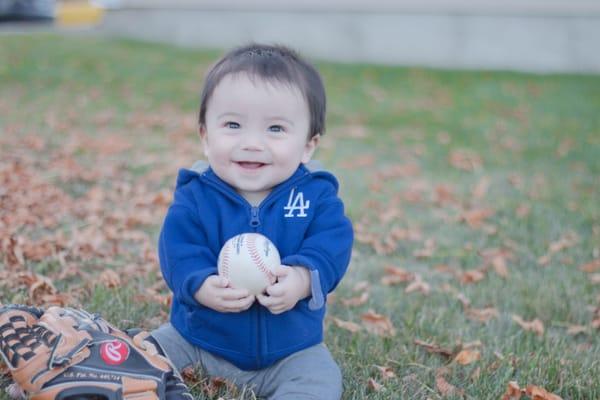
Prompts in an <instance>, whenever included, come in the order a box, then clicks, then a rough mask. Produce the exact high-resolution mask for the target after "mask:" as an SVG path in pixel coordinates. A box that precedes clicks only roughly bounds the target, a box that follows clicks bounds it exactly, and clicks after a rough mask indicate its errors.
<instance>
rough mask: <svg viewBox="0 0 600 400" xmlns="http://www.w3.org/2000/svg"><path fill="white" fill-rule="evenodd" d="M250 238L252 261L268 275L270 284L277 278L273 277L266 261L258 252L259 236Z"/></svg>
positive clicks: (249, 250)
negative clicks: (257, 240)
mask: <svg viewBox="0 0 600 400" xmlns="http://www.w3.org/2000/svg"><path fill="white" fill-rule="evenodd" d="M248 236H249V238H248V252H249V253H250V257H251V258H252V261H254V263H255V264H256V266H257V267H258V269H259V270H260V271H262V272H263V273H264V274H265V275H267V278H268V279H269V282H273V281H274V280H275V277H274V276H273V274H272V273H271V271H270V270H269V268H268V267H267V265H266V264H265V262H264V260H263V259H262V257H261V256H260V254H258V250H257V249H256V238H257V236H255V235H248Z"/></svg>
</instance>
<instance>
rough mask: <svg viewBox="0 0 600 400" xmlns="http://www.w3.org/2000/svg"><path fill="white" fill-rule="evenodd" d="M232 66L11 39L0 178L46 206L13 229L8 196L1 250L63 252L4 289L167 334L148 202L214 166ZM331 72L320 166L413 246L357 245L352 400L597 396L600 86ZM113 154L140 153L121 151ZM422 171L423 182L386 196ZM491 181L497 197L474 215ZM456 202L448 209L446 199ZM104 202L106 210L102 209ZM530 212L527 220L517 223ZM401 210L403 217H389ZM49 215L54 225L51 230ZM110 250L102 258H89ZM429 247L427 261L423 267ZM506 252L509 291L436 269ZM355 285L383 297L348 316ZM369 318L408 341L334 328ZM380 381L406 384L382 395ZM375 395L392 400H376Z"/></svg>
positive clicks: (341, 344) (338, 307)
mask: <svg viewBox="0 0 600 400" xmlns="http://www.w3.org/2000/svg"><path fill="white" fill-rule="evenodd" d="M218 55H219V53H217V52H200V51H190V50H183V49H177V48H174V47H168V46H162V45H150V44H142V43H137V42H132V41H122V40H120V41H115V40H106V39H96V38H64V37H60V36H47V35H36V36H0V82H1V84H0V172H1V173H0V178H2V177H4V178H6V177H7V176H9V175H10V174H8V173H6V171H7V170H8V169H9V168H13V167H14V166H15V165H19V166H20V168H21V170H20V171H21V172H19V173H24V174H25V175H19V179H27V180H25V181H23V185H24V186H26V187H28V190H29V192H28V193H25V194H24V197H20V198H19V199H20V200H19V201H21V202H23V201H24V200H23V199H24V198H25V199H27V198H29V199H43V200H38V201H32V202H33V203H35V204H32V205H30V206H29V208H27V210H28V211H27V212H28V213H31V215H36V218H34V219H32V220H31V221H29V223H27V224H25V225H19V226H17V225H16V224H12V223H10V221H9V220H8V219H7V218H8V216H9V214H10V215H12V216H13V217H14V216H15V215H16V214H15V213H14V212H13V211H14V210H12V209H10V211H9V204H10V201H12V200H11V199H16V198H17V197H15V196H17V194H15V193H13V192H12V191H11V192H9V193H4V192H3V191H2V189H1V188H0V200H2V201H3V207H2V208H3V209H2V211H0V235H1V236H0V240H1V241H2V242H4V245H3V246H4V247H2V248H0V250H1V251H6V250H7V249H12V248H13V247H11V246H13V245H12V244H10V243H13V244H14V243H17V242H18V243H30V242H32V241H39V240H44V239H48V240H50V241H51V242H52V240H54V241H53V242H52V243H55V247H54V250H55V251H54V252H50V253H49V254H47V255H45V256H43V257H42V258H41V260H35V259H31V258H27V257H26V259H25V264H24V265H18V264H15V263H14V260H13V261H11V260H10V257H9V255H8V254H4V255H2V256H0V262H1V263H2V264H1V265H2V268H1V269H0V273H1V271H5V272H7V271H10V273H11V275H10V276H14V277H17V276H20V275H19V274H24V273H27V272H35V273H38V274H41V275H44V276H46V277H48V278H50V279H51V280H52V282H53V284H54V286H55V287H56V292H58V293H67V294H68V295H69V296H70V297H69V299H70V300H69V304H71V305H75V306H81V307H83V308H85V309H87V310H89V311H93V312H100V313H101V314H102V315H103V316H104V317H105V318H106V319H108V320H109V321H111V322H113V323H114V324H115V325H118V326H120V327H122V328H129V327H132V326H141V327H143V328H146V329H152V328H153V327H156V326H157V325H158V324H160V323H161V321H164V320H165V318H166V315H167V314H166V313H167V311H168V308H167V307H166V306H165V304H164V303H160V302H159V301H157V300H156V298H155V297H152V294H149V293H148V291H147V290H146V289H147V288H148V287H150V286H152V285H154V287H155V288H156V290H155V291H154V292H153V293H155V294H156V293H157V294H159V295H163V296H164V295H166V294H167V291H166V289H165V287H164V286H161V284H160V274H159V272H158V269H157V263H156V259H155V255H154V253H155V251H156V249H155V239H156V234H157V232H158V229H159V227H160V223H161V220H162V216H163V215H164V212H165V210H166V207H167V204H168V202H164V201H157V202H156V203H153V202H152V201H151V199H153V198H154V197H155V196H157V194H158V193H169V192H170V190H171V188H172V185H173V184H174V179H175V174H176V171H177V168H179V167H184V166H189V165H191V163H192V162H193V161H194V160H195V159H197V158H199V157H200V156H201V154H202V153H201V149H200V144H199V140H198V137H197V134H196V127H195V122H194V121H195V118H196V116H195V115H196V112H197V103H198V98H199V91H200V88H201V84H202V78H203V74H204V72H205V70H206V68H207V67H208V66H209V65H210V64H211V63H212V62H213V61H214V60H215V58H216V57H218ZM318 67H319V69H320V70H321V71H322V73H323V77H324V80H325V82H326V86H327V91H328V105H329V112H328V132H327V133H326V135H325V137H324V139H323V141H322V146H321V148H320V149H319V151H318V154H317V158H318V159H320V160H321V161H322V162H324V164H325V165H326V166H327V167H328V168H330V169H331V170H333V171H335V172H336V174H337V176H338V177H339V180H340V182H341V195H342V196H343V198H344V200H345V203H346V206H347V211H348V214H349V215H350V216H351V218H352V219H353V221H354V222H355V226H359V225H360V227H361V228H362V229H363V230H364V231H366V232H370V233H371V234H373V235H374V237H375V239H374V240H375V241H383V240H385V238H386V237H388V233H389V232H392V231H394V230H398V229H404V230H409V231H411V232H413V233H414V236H413V237H412V238H407V239H402V240H397V241H395V242H394V243H392V245H393V246H392V247H391V248H390V250H389V251H387V252H384V253H381V252H376V251H375V249H374V247H373V246H372V244H369V243H365V242H361V241H357V242H356V245H355V248H354V255H353V259H352V263H351V266H350V269H349V272H348V274H347V276H346V278H345V280H344V281H343V283H342V284H341V285H340V287H339V288H338V290H337V291H336V294H335V300H334V301H333V302H332V304H331V305H330V307H329V317H328V319H327V321H326V343H327V344H328V346H329V347H330V349H331V351H332V353H333V354H334V357H335V358H336V359H337V360H338V362H339V363H340V365H341V366H342V368H343V371H344V382H345V394H344V399H362V398H369V399H396V398H406V399H426V398H431V399H439V398H441V397H442V395H441V394H440V391H439V390H438V388H437V387H436V383H435V379H436V374H437V373H438V372H439V368H441V367H443V366H447V367H449V368H448V372H447V374H446V375H445V379H446V380H447V381H448V382H450V383H451V384H453V385H455V386H457V387H458V388H461V389H463V390H464V391H465V397H466V398H468V399H498V398H500V397H501V395H502V393H504V391H505V389H506V386H507V383H508V382H509V381H511V380H514V381H517V382H518V383H519V384H520V385H521V386H522V387H524V386H525V385H528V384H532V385H537V386H542V387H544V388H545V389H546V390H548V391H550V392H553V393H556V394H557V395H560V396H561V397H562V398H564V399H595V398H600V380H598V378H597V377H598V376H600V335H599V334H598V333H599V332H598V330H595V331H594V330H591V329H590V330H589V331H588V333H586V334H582V335H577V336H572V335H569V334H567V327H568V326H569V325H587V326H589V325H590V324H591V322H592V319H593V312H594V308H596V307H599V306H600V304H599V302H600V298H599V297H598V296H599V292H600V290H599V289H600V286H599V285H598V284H595V285H594V284H593V283H592V282H591V279H590V277H589V275H588V274H586V273H584V272H582V271H580V270H579V269H578V267H579V266H580V265H582V264H584V263H587V262H589V261H591V260H593V259H597V258H599V257H600V255H599V253H600V181H599V178H598V177H599V176H600V112H599V111H600V76H589V75H587V76H586V75H531V74H520V73H512V72H457V71H437V70H429V69H419V68H394V67H379V66H368V65H340V64H326V63H320V64H319V65H318ZM35 138H38V139H40V138H41V142H39V143H38V144H37V145H36V143H35V141H36V139H35ZM115 143H116V144H119V143H120V144H124V145H126V146H125V147H123V148H122V149H121V150H119V149H116V150H115V148H114V147H111V146H114V145H115ZM106 146H108V147H106ZM127 146H128V147H127ZM456 151H462V152H467V153H468V154H470V155H471V156H472V157H473V160H475V161H474V164H473V166H474V168H472V169H470V170H469V169H467V170H464V169H459V168H456V167H453V166H452V165H451V164H450V163H449V157H450V156H451V155H452V154H454V152H456ZM365 157H372V158H371V159H370V160H369V159H366V158H365ZM65 160H74V161H75V163H76V166H73V164H69V163H67V162H66V161H65ZM408 164H414V165H415V166H416V169H413V170H412V172H410V173H407V174H404V175H402V174H400V175H393V174H392V176H388V177H387V178H385V179H382V174H384V175H385V172H386V171H390V168H393V167H398V166H399V165H400V166H406V165H408ZM14 168H16V167H14ZM23 171H24V172H23ZM25 176H27V177H28V178H25ZM482 179H486V180H487V181H488V183H489V187H488V189H487V191H485V194H484V195H483V196H481V197H479V198H476V197H474V196H473V194H472V193H473V189H474V188H475V187H476V185H477V184H478V183H479V182H481V181H482ZM0 184H1V185H4V184H8V183H7V182H6V181H4V182H3V181H1V180H0ZM441 185H444V187H447V188H449V190H450V191H451V193H452V196H453V198H454V200H453V201H450V202H441V203H440V202H438V201H437V195H436V188H438V189H439V188H440V187H441ZM95 190H99V191H100V192H101V193H102V194H103V196H104V197H103V198H102V200H96V201H95V200H94V199H95V197H94V191H95ZM415 195H418V196H417V197H415ZM53 199H54V200H53ZM5 201H6V203H5ZM5 204H6V206H5ZM94 204H96V205H95V206H94ZM522 205H526V206H527V207H528V209H529V212H528V213H527V214H526V215H525V216H522V217H518V216H517V209H518V208H519V207H520V206H522ZM477 207H487V208H491V209H493V210H494V214H493V215H492V216H490V217H489V218H487V219H486V220H485V221H484V226H483V227H480V228H472V227H470V226H468V225H467V224H465V223H464V222H462V221H461V218H460V216H461V215H462V214H463V212H464V211H465V210H469V209H472V208H477ZM390 209H396V210H397V211H398V216H397V217H396V218H391V219H385V218H383V219H382V217H381V216H382V215H383V214H385V213H386V212H387V211H389V210H390ZM36 210H41V211H39V213H41V215H38V214H36V212H38V211H36ZM142 212H147V213H146V214H143V213H142ZM44 215H46V216H47V215H52V216H54V217H55V218H56V221H55V222H54V223H48V224H44V223H42V220H43V218H42V217H43V216H44ZM128 215H134V216H136V217H139V218H140V220H139V221H137V222H136V221H131V220H129V221H128V220H127V216H128ZM144 215H146V216H145V217H144ZM3 218H4V219H3ZM6 221H9V222H6ZM128 235H129V236H128ZM132 235H133V236H132ZM569 235H570V236H569ZM98 237H99V239H98V240H99V242H98V245H97V248H95V250H94V251H91V250H89V249H87V248H86V247H85V243H87V242H93V241H94V240H95V238H98ZM565 237H567V238H568V237H575V238H576V239H575V240H574V241H572V242H571V243H570V244H568V245H567V246H566V247H564V248H562V249H560V250H559V251H557V252H556V253H554V254H552V255H551V257H550V261H549V263H548V264H547V265H546V266H540V265H539V264H538V259H539V258H540V257H541V256H544V255H546V254H548V252H549V246H550V245H551V244H552V243H556V242H557V241H558V240H560V239H561V238H565ZM74 238H82V242H81V243H79V245H75V244H74V242H73V239H74ZM11 240H13V242H11ZM19 240H20V242H19ZM86 241H87V242H86ZM426 242H429V243H433V244H434V245H433V248H432V250H431V251H430V252H429V254H427V256H426V257H418V254H416V253H415V251H417V250H420V249H423V248H424V247H425V246H426ZM77 246H79V247H77ZM493 248H497V249H504V250H506V251H509V252H510V253H511V255H512V256H511V258H508V259H507V266H508V276H507V277H506V278H502V277H500V276H498V275H497V274H495V273H494V272H493V270H492V269H491V268H490V267H489V265H488V270H487V272H486V276H485V278H484V279H483V280H482V281H480V282H477V283H475V284H462V283H461V282H460V281H459V279H457V277H456V274H455V275H453V274H448V273H442V272H440V271H438V270H436V268H435V266H438V265H440V264H444V265H449V266H450V267H451V268H453V269H454V270H456V271H464V270H470V269H476V268H479V267H482V266H485V265H487V264H486V263H485V260H484V258H483V257H482V253H481V252H482V251H483V250H485V249H493ZM61 257H62V258H61ZM61 260H62V261H61ZM386 265H395V266H398V267H402V268H405V269H407V270H409V271H412V272H415V273H418V274H420V275H421V276H422V278H423V279H424V280H425V281H426V282H427V283H429V284H430V286H431V291H430V293H429V294H428V295H424V294H421V293H405V291H404V287H405V286H406V285H407V284H402V285H398V286H385V285H382V284H381V278H382V277H383V275H384V267H385V266H386ZM69 268H71V269H69ZM106 268H112V269H115V270H116V271H118V272H120V274H121V282H120V284H118V285H117V287H116V288H107V287H105V286H104V285H102V284H101V282H99V281H98V279H99V277H100V276H101V273H102V271H103V269H106ZM136 268H137V269H136ZM65 270H69V271H70V273H66V274H65V273H64V272H65ZM76 270H80V271H83V272H84V274H78V273H76ZM3 279H4V278H3ZM360 282H368V284H369V289H368V291H369V299H368V300H367V302H366V303H365V304H363V305H360V306H356V307H347V306H344V304H343V302H342V300H343V299H346V298H350V297H355V296H357V295H360V292H357V291H355V290H354V287H355V286H356V285H357V284H358V283H360ZM458 293H462V294H463V295H464V296H466V297H467V298H468V299H469V300H470V301H471V305H472V307H474V308H484V307H495V308H496V309H497V310H498V312H499V316H498V318H495V319H492V320H490V321H488V322H487V323H481V322H476V321H473V320H470V319H468V318H467V317H466V315H465V312H464V310H463V307H462V306H461V303H460V301H459V300H458V299H457V297H456V296H457V294H458ZM0 296H1V297H0V301H1V302H2V303H9V302H21V303H23V302H27V303H33V302H36V299H35V298H34V297H32V293H31V292H30V290H29V286H28V285H27V283H26V282H25V281H23V280H22V279H21V278H19V279H16V278H15V279H10V280H9V279H8V278H6V280H5V281H4V282H2V283H0ZM43 301H44V300H40V299H37V302H38V303H37V304H40V302H42V303H43ZM369 309H372V310H374V311H375V312H377V313H379V314H382V315H385V316H388V317H390V319H391V321H392V323H393V324H394V327H395V328H396V334H395V335H394V336H393V337H385V338H384V337H380V336H377V335H374V334H371V333H368V332H367V331H366V330H364V329H363V330H361V331H359V332H357V333H350V332H348V331H346V330H344V329H342V328H339V327H337V326H336V325H335V324H334V323H333V318H332V317H335V318H339V319H342V320H346V321H353V322H356V323H360V322H361V318H360V316H361V314H363V313H365V312H367V310H369ZM513 314H517V315H520V316H522V317H523V318H525V319H526V320H532V319H534V318H539V319H540V320H541V321H542V322H543V324H544V326H545V333H544V334H543V335H541V336H537V335H535V334H534V333H532V332H526V331H524V330H523V329H521V328H520V327H519V326H518V325H517V324H516V323H515V322H514V321H513V320H512V315H513ZM415 339H420V340H423V341H428V342H434V343H436V344H438V345H440V346H443V347H448V348H453V347H455V346H456V345H457V343H467V342H471V341H476V340H479V341H481V346H480V347H479V349H480V351H481V359H480V360H478V361H476V362H474V363H472V364H469V365H466V366H462V365H458V364H456V363H450V361H451V360H448V359H447V358H444V357H442V356H439V355H435V354H431V353H428V352H426V351H425V350H424V349H423V348H422V347H419V346H416V345H415V344H414V340H415ZM377 365H378V366H388V367H390V368H391V369H392V370H393V371H394V373H395V374H396V378H392V379H389V380H385V381H384V380H383V379H382V378H381V376H380V373H379V371H378V370H377V368H376V366H377ZM476 371H477V372H478V373H477V374H475V372H476ZM369 378H374V379H375V380H376V381H377V382H379V383H382V384H383V385H384V386H385V390H383V391H380V392H373V391H372V390H370V389H369V387H368V385H367V382H368V380H369ZM2 382H4V384H6V382H7V381H6V379H4V380H3V381H2ZM194 391H195V394H196V395H197V396H198V398H215V399H216V398H217V397H218V395H215V396H213V397H206V396H205V395H203V394H202V390H201V385H196V386H195V389H194ZM220 395H222V396H226V397H227V396H229V397H231V396H234V395H233V394H227V393H225V392H223V390H222V391H221V392H220ZM455 397H456V396H455ZM5 398H6V396H4V395H0V399H5ZM456 398H459V397H456Z"/></svg>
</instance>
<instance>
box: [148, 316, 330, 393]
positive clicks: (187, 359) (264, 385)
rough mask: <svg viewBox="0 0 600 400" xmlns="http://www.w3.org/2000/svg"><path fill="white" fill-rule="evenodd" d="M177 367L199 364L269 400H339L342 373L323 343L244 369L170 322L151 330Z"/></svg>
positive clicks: (209, 371) (206, 373)
mask: <svg viewBox="0 0 600 400" xmlns="http://www.w3.org/2000/svg"><path fill="white" fill-rule="evenodd" d="M152 336H153V337H154V338H155V339H156V340H157V341H158V343H159V344H160V346H161V347H162V348H163V350H164V351H165V353H166V354H167V356H168V357H169V358H170V359H171V361H172V362H173V364H174V365H175V367H176V368H177V369H178V370H180V371H181V370H182V369H183V368H186V367H190V366H193V367H200V369H201V370H202V372H203V373H204V374H205V375H206V376H209V377H221V378H225V379H226V380H228V381H230V382H232V383H234V384H235V385H236V386H238V387H240V388H248V389H251V390H252V391H253V392H254V393H255V394H256V395H257V396H259V397H264V398H267V399H269V400H277V399H286V400H295V399H299V400H300V399H302V400H304V399H307V400H308V399H311V400H317V399H318V400H339V399H340V398H341V396H342V374H341V372H340V369H339V367H338V365H337V364H336V363H335V361H334V360H333V357H332V356H331V354H330V353H329V350H327V347H325V345H324V344H322V343H321V344H318V345H315V346H312V347H309V348H308V349H304V350H302V351H299V352H297V353H294V354H292V355H290V356H288V357H286V358H284V359H282V360H279V361H278V362H277V363H275V364H274V365H272V366H270V367H268V368H264V369H260V370H256V371H244V370H241V369H239V368H237V367H236V366H235V365H233V364H231V363H230V362H228V361H226V360H224V359H222V358H220V357H218V356H215V355H213V354H211V353H209V352H207V351H204V350H202V349H200V348H199V347H197V346H194V345H192V344H190V343H189V342H188V341H187V340H185V339H184V338H183V337H182V336H181V335H180V334H179V332H177V330H176V329H175V328H173V326H172V325H171V324H165V325H162V326H161V327H159V328H158V329H156V330H155V331H153V332H152Z"/></svg>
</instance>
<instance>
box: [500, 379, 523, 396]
mask: <svg viewBox="0 0 600 400" xmlns="http://www.w3.org/2000/svg"><path fill="white" fill-rule="evenodd" d="M523 393H524V390H522V389H521V388H520V387H519V384H518V383H517V382H515V381H510V382H508V386H507V387H506V391H505V392H504V394H503V395H502V399H501V400H519V399H520V398H521V395H522V394H523Z"/></svg>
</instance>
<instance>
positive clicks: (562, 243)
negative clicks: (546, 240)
mask: <svg viewBox="0 0 600 400" xmlns="http://www.w3.org/2000/svg"><path fill="white" fill-rule="evenodd" d="M578 241H579V238H578V237H577V234H576V233H575V232H567V233H566V234H565V235H564V236H563V237H561V238H560V239H559V240H557V241H556V242H552V243H550V245H549V246H548V252H549V253H550V254H554V253H558V252H559V251H562V250H564V249H567V248H570V247H573V246H575V245H576V244H577V242H578Z"/></svg>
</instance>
